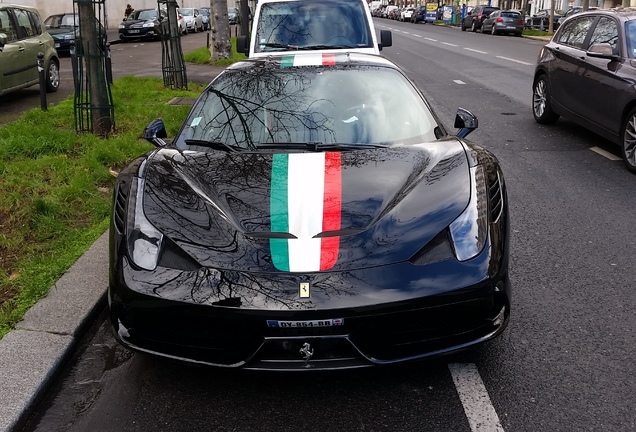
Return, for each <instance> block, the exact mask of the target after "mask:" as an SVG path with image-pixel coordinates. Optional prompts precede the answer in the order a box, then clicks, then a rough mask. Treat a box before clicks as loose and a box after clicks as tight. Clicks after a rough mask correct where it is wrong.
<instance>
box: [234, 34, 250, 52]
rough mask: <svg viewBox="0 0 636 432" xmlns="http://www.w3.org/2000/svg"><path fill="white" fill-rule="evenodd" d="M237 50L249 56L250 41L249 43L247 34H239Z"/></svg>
mask: <svg viewBox="0 0 636 432" xmlns="http://www.w3.org/2000/svg"><path fill="white" fill-rule="evenodd" d="M236 52H239V53H242V54H245V55H246V56H249V54H250V43H249V39H247V36H245V35H243V36H237V38H236Z"/></svg>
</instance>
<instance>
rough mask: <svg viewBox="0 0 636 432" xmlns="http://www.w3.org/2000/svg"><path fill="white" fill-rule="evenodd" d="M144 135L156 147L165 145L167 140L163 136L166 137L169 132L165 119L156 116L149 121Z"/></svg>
mask: <svg viewBox="0 0 636 432" xmlns="http://www.w3.org/2000/svg"><path fill="white" fill-rule="evenodd" d="M142 136H143V138H144V139H145V140H146V141H148V142H150V143H151V144H153V145H155V146H156V147H163V146H165V145H166V142H165V141H164V140H163V138H166V137H167V136H168V133H167V132H166V126H165V124H164V123H163V120H162V119H160V118H156V119H154V120H153V121H151V122H150V123H148V126H146V127H145V128H144V133H143V135H142Z"/></svg>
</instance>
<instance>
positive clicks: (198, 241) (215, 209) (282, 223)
mask: <svg viewBox="0 0 636 432" xmlns="http://www.w3.org/2000/svg"><path fill="white" fill-rule="evenodd" d="M143 176H144V177H145V179H146V182H145V190H144V203H143V208H144V212H145V215H146V217H147V219H148V220H149V221H150V223H152V224H153V225H154V226H155V227H156V228H157V229H159V231H161V232H162V233H163V234H164V236H166V237H167V238H168V239H170V240H171V241H172V242H174V244H176V245H178V247H180V248H181V249H182V250H183V251H185V252H186V253H187V254H189V255H190V256H191V257H192V258H194V259H195V260H196V261H197V262H198V263H199V264H200V265H202V266H206V267H215V268H220V269H238V270H244V271H259V272H263V271H291V272H294V271H303V272H310V271H344V270H351V269H360V268H365V267H370V266H379V265H386V264H390V263H396V262H402V261H406V260H408V259H409V258H410V257H411V256H413V255H414V254H415V253H416V252H417V251H419V250H420V249H421V248H422V247H424V246H425V245H426V244H427V243H428V242H429V241H430V240H431V239H432V238H433V237H435V236H436V235H437V234H438V233H440V232H441V231H442V230H443V229H445V228H446V227H447V226H448V225H449V224H450V223H451V222H452V221H453V220H454V219H455V218H457V216H459V215H460V214H461V212H462V211H463V210H464V209H465V207H466V206H467V204H468V201H469V198H470V196H469V195H470V187H469V186H470V175H469V165H468V161H467V158H466V154H465V150H464V147H463V145H462V144H461V143H460V142H459V141H457V140H456V139H454V138H453V139H448V140H442V141H436V142H433V143H423V144H420V145H413V146H399V147H391V148H382V149H373V150H357V151H348V152H327V153H322V152H317V153H314V152H311V153H291V154H288V153H285V154H283V153H279V154H272V153H266V152H258V153H247V152H245V153H226V152H222V151H216V150H210V151H207V152H197V151H179V150H176V149H174V148H173V149H168V148H165V149H160V150H158V151H156V152H155V153H153V154H152V156H151V157H150V158H149V159H148V160H147V162H146V166H145V169H144V173H143ZM298 257H314V258H311V259H310V258H307V260H308V261H311V262H301V261H303V260H302V259H300V260H299V259H298Z"/></svg>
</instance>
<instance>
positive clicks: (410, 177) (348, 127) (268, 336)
mask: <svg viewBox="0 0 636 432" xmlns="http://www.w3.org/2000/svg"><path fill="white" fill-rule="evenodd" d="M455 127H457V128H459V131H458V132H457V133H456V134H455V135H453V134H450V133H449V132H448V131H447V130H446V128H445V127H444V126H443V125H442V124H441V123H440V121H439V120H438V118H437V116H436V115H435V114H434V112H433V111H432V109H431V107H430V106H429V104H428V103H427V101H426V100H425V99H424V97H423V96H422V94H421V93H420V92H419V91H418V90H417V88H416V87H415V86H414V85H413V83H412V82H411V81H410V80H409V79H408V78H407V77H406V76H405V75H404V74H403V72H401V71H400V69H399V68H398V67H397V66H396V65H394V64H393V63H391V62H390V61H389V60H387V59H385V58H382V57H378V56H371V55H365V54H354V53H349V54H336V55H334V54H316V53H302V54H298V55H286V56H271V57H267V58H261V59H254V60H247V61H242V62H238V63H235V64H234V65H232V66H231V67H229V68H228V69H226V70H225V71H224V72H223V73H221V74H220V75H219V76H218V77H217V78H215V79H214V80H213V81H212V82H211V83H210V85H209V86H208V87H207V88H206V90H205V91H204V92H203V93H202V95H201V96H200V97H199V98H198V100H197V101H196V103H195V104H194V106H193V108H192V110H191V111H190V114H189V115H188V117H187V118H186V120H185V122H184V124H183V126H182V127H181V129H180V131H179V132H178V133H177V135H176V137H175V138H174V139H173V140H172V141H170V142H167V141H166V140H164V138H166V130H165V127H164V126H163V122H162V121H161V120H160V119H157V120H155V121H153V122H151V123H150V124H149V125H148V127H147V128H146V130H145V131H144V137H145V138H146V139H148V140H149V141H151V142H153V143H154V144H155V145H156V147H157V148H156V149H155V150H153V151H151V152H149V153H148V154H146V155H144V156H142V157H139V158H138V159H136V160H134V161H132V162H131V163H130V164H129V165H128V166H127V167H126V168H124V169H123V170H122V171H121V173H120V174H119V177H118V179H117V183H116V187H115V190H114V206H113V207H114V208H113V215H112V223H111V227H110V286H109V293H108V296H109V304H110V317H111V321H112V325H113V328H114V333H115V336H116V338H117V339H118V340H119V341H120V342H121V343H122V344H123V345H125V346H126V347H129V348H131V349H134V350H138V351H142V352H146V353H152V354H157V355H161V356H164V357H169V358H173V359H180V360H186V361H191V362H195V363H200V364H207V365H214V366H224V367H245V368H252V369H270V370H274V369H275V370H303V369H339V368H351V367H361V366H368V365H374V364H375V365H379V364H389V363H396V362H401V361H406V360H415V359H420V358H424V357H427V356H431V355H437V354H442V353H447V352H452V351H455V350H459V349H463V348H467V347H471V346H474V345H476V344H479V343H481V342H484V341H487V340H489V339H492V338H494V337H496V336H497V335H499V334H500V333H501V332H502V331H503V330H504V328H505V327H506V324H507V323H508V318H509V314H510V281H509V275H508V245H509V235H508V232H509V219H508V205H507V197H506V188H505V183H504V178H503V175H502V171H501V168H500V166H499V163H498V161H497V159H496V158H495V156H493V154H491V153H490V152H489V151H487V150H485V149H484V148H482V147H480V146H478V145H476V144H474V143H472V142H470V141H467V140H465V139H464V138H465V137H466V135H467V134H468V133H469V132H470V131H472V130H473V129H474V128H476V127H477V119H476V118H475V117H474V116H473V115H472V114H471V113H470V112H468V111H466V110H464V109H462V108H460V109H459V110H458V112H457V117H456V120H455Z"/></svg>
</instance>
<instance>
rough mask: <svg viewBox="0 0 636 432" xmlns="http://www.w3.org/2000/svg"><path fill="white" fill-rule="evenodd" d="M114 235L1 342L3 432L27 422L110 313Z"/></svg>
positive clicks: (85, 257)
mask: <svg viewBox="0 0 636 432" xmlns="http://www.w3.org/2000/svg"><path fill="white" fill-rule="evenodd" d="M107 288H108V232H106V233H104V234H103V235H102V236H101V237H100V238H99V239H98V240H97V241H96V242H95V243H94V244H93V245H92V246H91V247H90V249H89V250H88V251H86V253H84V255H82V256H81V257H80V259H79V260H77V262H76V263H75V264H74V265H73V266H72V267H71V268H70V269H69V270H68V271H67V272H66V273H65V274H64V275H63V276H62V277H61V278H60V279H59V280H58V281H57V283H55V285H53V287H51V289H50V291H49V293H48V295H47V296H46V297H45V298H43V299H42V300H40V301H39V302H38V303H36V305H35V306H33V307H32V308H31V309H30V310H29V311H28V312H27V313H26V315H25V316H24V319H23V320H22V321H21V322H20V323H18V325H17V326H16V329H15V330H13V331H11V332H9V334H7V335H6V336H5V337H4V338H2V339H1V340H0V430H2V431H6V432H9V431H12V430H15V429H17V428H18V427H19V426H20V422H21V421H24V420H26V419H25V418H24V416H25V415H26V414H28V412H29V410H30V408H31V407H33V406H34V404H36V403H37V402H38V401H39V398H40V397H41V395H42V394H43V393H44V391H45V390H46V388H47V385H48V384H49V383H50V381H51V380H52V378H53V377H54V375H55V372H56V371H57V369H58V367H59V366H60V365H62V364H63V363H64V360H65V359H66V358H67V356H69V355H70V354H71V353H72V351H73V349H74V348H75V346H76V344H77V342H78V340H79V338H81V336H82V335H83V333H84V330H85V329H86V328H87V327H88V326H89V325H90V324H91V323H92V322H93V321H94V320H95V318H96V316H97V315H98V314H99V313H100V312H101V311H102V310H103V309H104V308H105V307H106V290H107Z"/></svg>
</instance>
